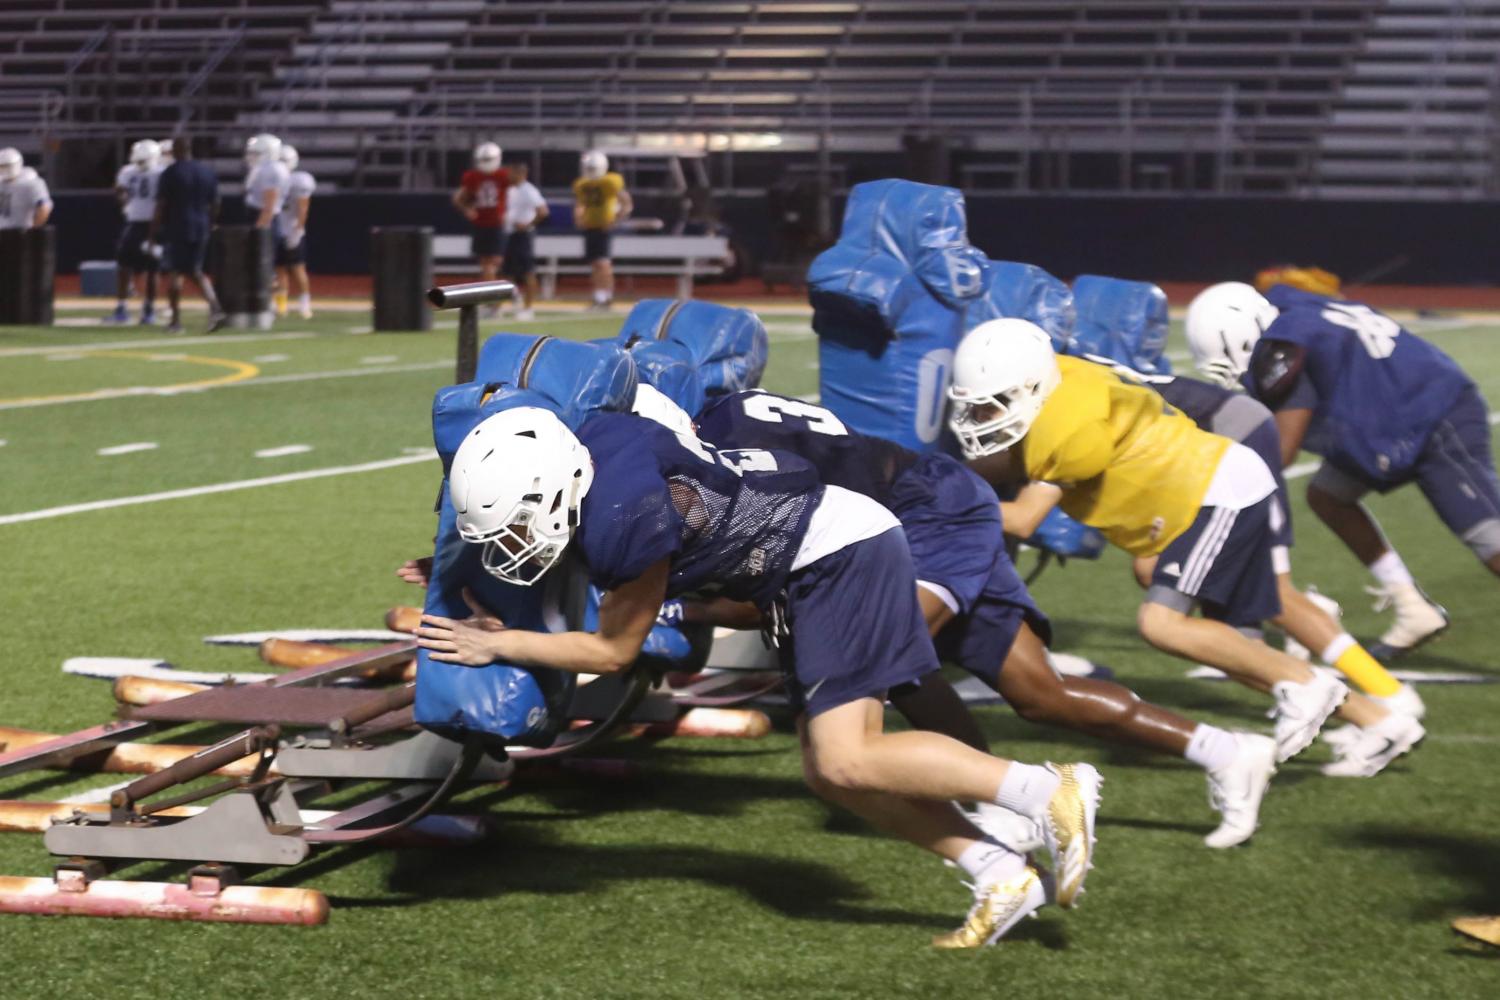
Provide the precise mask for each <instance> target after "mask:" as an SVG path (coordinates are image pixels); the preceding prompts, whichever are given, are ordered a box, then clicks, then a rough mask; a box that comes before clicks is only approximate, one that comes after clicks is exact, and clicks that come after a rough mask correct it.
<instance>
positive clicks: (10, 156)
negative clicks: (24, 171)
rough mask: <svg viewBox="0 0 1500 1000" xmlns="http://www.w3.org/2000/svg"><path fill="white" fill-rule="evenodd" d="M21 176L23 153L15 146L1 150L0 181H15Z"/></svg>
mask: <svg viewBox="0 0 1500 1000" xmlns="http://www.w3.org/2000/svg"><path fill="white" fill-rule="evenodd" d="M20 176H21V151H20V150H19V149H16V148H15V147H14V146H6V147H5V148H4V149H0V181H13V180H16V179H17V178H19V177H20Z"/></svg>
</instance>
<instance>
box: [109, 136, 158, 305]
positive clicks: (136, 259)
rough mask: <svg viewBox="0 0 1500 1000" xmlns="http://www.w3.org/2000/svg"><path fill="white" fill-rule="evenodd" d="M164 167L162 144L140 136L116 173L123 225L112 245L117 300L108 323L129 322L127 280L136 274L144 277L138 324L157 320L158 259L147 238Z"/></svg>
mask: <svg viewBox="0 0 1500 1000" xmlns="http://www.w3.org/2000/svg"><path fill="white" fill-rule="evenodd" d="M163 169H164V168H163V167H162V165H161V147H160V146H158V145H157V144H156V143H155V142H153V141H152V140H150V139H141V140H140V141H139V142H136V143H135V144H134V145H132V146H131V147H130V162H129V163H127V164H125V165H124V166H122V167H121V168H120V172H119V173H118V174H116V175H115V198H116V199H117V200H118V201H119V202H120V210H121V211H122V212H123V213H124V215H125V228H124V230H122V231H121V233H120V241H119V244H118V246H117V247H116V248H115V263H116V264H118V265H119V267H118V269H117V270H116V271H115V291H116V293H117V298H118V301H117V302H116V303H115V311H114V312H113V313H111V314H110V316H109V319H108V320H107V322H110V323H128V322H130V310H129V309H127V308H126V305H125V300H126V299H128V298H129V297H130V283H131V281H132V279H133V278H134V277H135V275H136V274H137V273H139V274H141V275H142V276H144V278H145V291H144V297H143V298H142V300H141V323H142V324H147V323H154V322H156V315H155V303H156V272H157V270H158V269H159V267H160V262H159V261H158V260H157V258H156V254H155V253H153V252H152V249H151V246H152V245H151V242H150V240H149V239H148V238H147V237H148V236H149V235H150V233H151V220H152V219H153V218H155V217H156V185H157V182H158V181H159V180H160V179H161V173H162V170H163Z"/></svg>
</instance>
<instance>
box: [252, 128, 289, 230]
mask: <svg viewBox="0 0 1500 1000" xmlns="http://www.w3.org/2000/svg"><path fill="white" fill-rule="evenodd" d="M245 164H246V166H248V167H249V168H250V169H249V172H248V173H247V174H246V175H245V208H246V210H247V211H248V212H249V213H250V224H251V225H252V226H254V227H255V228H256V229H269V230H271V238H272V241H273V244H274V242H275V241H276V239H277V237H278V235H279V234H278V230H279V228H280V227H279V225H278V218H277V217H278V215H279V214H280V212H281V206H282V203H284V202H285V201H286V195H287V189H288V187H289V186H290V185H291V176H292V175H291V173H290V172H288V171H287V169H286V167H284V166H282V165H281V140H280V139H278V138H276V137H275V136H274V135H270V134H267V133H264V132H263V133H261V134H260V135H256V136H251V138H250V140H249V141H248V142H246V143H245Z"/></svg>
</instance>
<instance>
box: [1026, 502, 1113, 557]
mask: <svg viewBox="0 0 1500 1000" xmlns="http://www.w3.org/2000/svg"><path fill="white" fill-rule="evenodd" d="M1027 543H1028V544H1030V545H1032V546H1033V547H1035V548H1039V549H1044V550H1046V551H1047V552H1051V553H1053V554H1054V555H1059V556H1067V557H1069V558H1077V559H1098V558H1099V556H1100V555H1101V554H1102V553H1103V552H1104V547H1105V546H1106V545H1107V544H1108V542H1106V541H1105V539H1104V535H1103V534H1101V533H1100V532H1099V531H1098V529H1096V528H1090V527H1089V526H1088V525H1086V524H1081V523H1079V522H1078V521H1075V520H1073V519H1072V518H1071V517H1069V516H1068V515H1067V514H1064V513H1063V511H1062V508H1060V507H1054V508H1052V509H1051V510H1050V511H1048V512H1047V516H1046V517H1044V518H1042V523H1041V524H1039V525H1037V528H1036V531H1034V532H1032V535H1031V537H1030V538H1028V539H1027Z"/></svg>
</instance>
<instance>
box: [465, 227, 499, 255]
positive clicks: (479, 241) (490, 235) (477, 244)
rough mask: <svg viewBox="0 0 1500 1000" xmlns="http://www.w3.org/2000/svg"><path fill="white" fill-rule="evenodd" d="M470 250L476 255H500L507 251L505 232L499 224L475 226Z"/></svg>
mask: <svg viewBox="0 0 1500 1000" xmlns="http://www.w3.org/2000/svg"><path fill="white" fill-rule="evenodd" d="M469 251H470V252H471V253H472V254H473V255H474V256H475V257H499V256H500V255H501V254H503V253H505V233H503V232H502V231H501V230H500V228H499V227H498V226H475V227H474V239H473V240H471V241H470V243H469Z"/></svg>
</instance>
